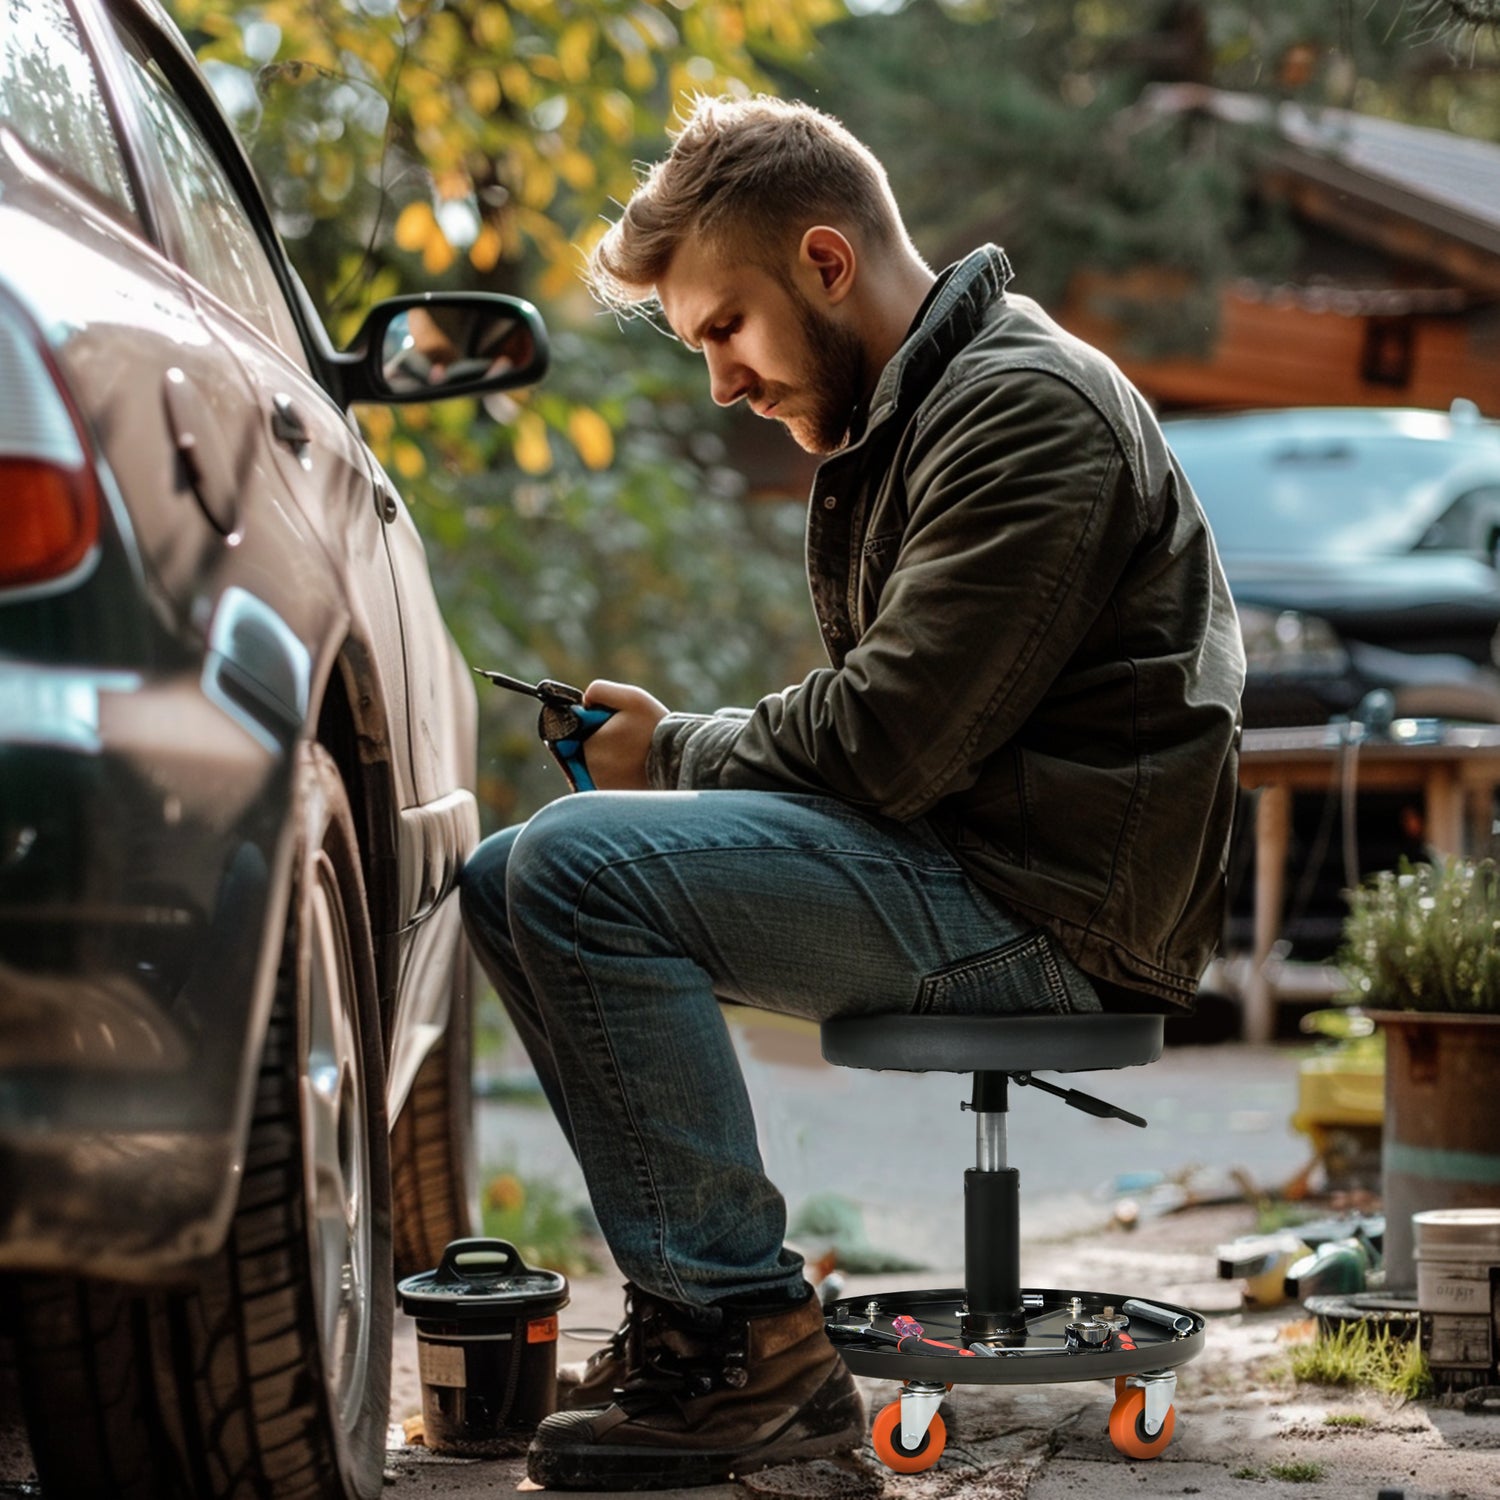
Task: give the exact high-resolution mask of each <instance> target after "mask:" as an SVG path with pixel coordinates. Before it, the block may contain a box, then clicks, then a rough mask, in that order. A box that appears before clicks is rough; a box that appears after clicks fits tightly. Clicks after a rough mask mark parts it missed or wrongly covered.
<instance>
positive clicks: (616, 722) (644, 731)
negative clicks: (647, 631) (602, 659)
mask: <svg viewBox="0 0 1500 1500" xmlns="http://www.w3.org/2000/svg"><path fill="white" fill-rule="evenodd" d="M583 706H584V707H585V708H612V709H614V711H615V715H614V718H612V719H610V720H609V721H608V723H605V724H601V725H600V726H599V728H598V729H596V730H595V731H594V732H593V733H592V734H591V735H590V736H589V737H588V741H587V743H586V744H585V746H584V759H585V760H586V761H587V762H588V768H589V775H590V776H592V777H593V778H594V785H595V786H597V787H599V788H600V789H601V790H603V791H606V792H644V791H647V790H649V784H648V783H647V781H646V756H647V753H648V752H649V751H650V749H651V735H652V732H653V731H654V730H655V728H656V726H657V724H659V723H660V722H661V720H662V719H663V718H665V717H666V714H667V707H666V705H665V704H664V703H658V702H657V700H656V699H655V698H653V697H652V696H651V694H650V693H648V692H647V691H646V690H645V689H644V688H638V687H631V686H630V685H629V684H628V683H624V682H608V681H603V680H600V681H596V682H591V683H589V685H588V686H587V687H586V688H585V689H584V690H583Z"/></svg>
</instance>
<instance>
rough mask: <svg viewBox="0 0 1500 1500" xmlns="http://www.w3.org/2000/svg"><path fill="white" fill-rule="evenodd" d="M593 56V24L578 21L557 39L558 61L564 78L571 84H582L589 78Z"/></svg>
mask: <svg viewBox="0 0 1500 1500" xmlns="http://www.w3.org/2000/svg"><path fill="white" fill-rule="evenodd" d="M593 56H594V26H593V23H592V22H591V21H586V20H578V21H574V22H572V23H571V24H570V25H568V26H565V27H564V28H563V33H562V35H561V36H560V37H558V39H557V60H558V62H559V64H560V65H561V66H562V71H563V77H564V78H566V79H567V80H568V82H569V83H582V82H583V81H584V80H585V79H586V78H587V77H588V76H589V64H590V63H591V62H592V60H593Z"/></svg>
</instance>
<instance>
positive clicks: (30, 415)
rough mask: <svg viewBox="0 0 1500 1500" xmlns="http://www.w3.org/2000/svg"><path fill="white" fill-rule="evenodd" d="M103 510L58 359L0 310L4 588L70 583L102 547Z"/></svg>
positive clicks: (0, 563) (0, 583) (0, 582)
mask: <svg viewBox="0 0 1500 1500" xmlns="http://www.w3.org/2000/svg"><path fill="white" fill-rule="evenodd" d="M101 508H102V506H101V501H100V496H99V482H98V478H97V476H96V475H95V472H94V467H93V464H92V462H91V460H90V456H89V449H88V444H87V442H86V440H85V438H84V435H83V433H82V432H81V431H80V429H79V423H78V418H77V416H76V415H75V413H74V410H73V407H72V404H71V402H70V401H69V400H68V398H67V396H66V395H65V393H64V391H63V388H62V384H61V381H60V379H59V377H58V375H57V373H56V371H55V370H54V368H53V366H52V363H51V361H50V359H49V358H48V357H47V355H46V354H45V353H44V351H43V350H42V349H41V347H40V346H39V345H38V344H37V343H36V342H35V341H34V340H33V339H32V338H31V337H30V336H29V334H28V332H27V331H26V330H25V329H24V328H23V327H21V326H19V325H18V324H17V322H16V321H15V320H14V319H13V318H11V317H9V316H7V315H6V310H5V309H4V308H3V307H0V589H6V588H17V587H21V586H25V585H29V584H38V583H50V582H54V581H56V580H58V579H61V578H65V577H67V575H68V574H69V573H71V572H73V570H74V569H76V568H77V567H78V566H79V565H80V564H81V563H83V562H84V561H85V560H86V559H87V558H88V557H89V555H90V554H91V553H92V552H93V550H94V548H95V546H96V545H97V543H98V540H99V515H100V510H101Z"/></svg>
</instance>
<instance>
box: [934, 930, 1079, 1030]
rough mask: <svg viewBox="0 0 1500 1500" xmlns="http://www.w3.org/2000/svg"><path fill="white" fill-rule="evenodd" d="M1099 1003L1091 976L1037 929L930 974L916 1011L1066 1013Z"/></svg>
mask: <svg viewBox="0 0 1500 1500" xmlns="http://www.w3.org/2000/svg"><path fill="white" fill-rule="evenodd" d="M1099 1008H1100V1007H1099V999H1098V997H1097V996H1096V995H1095V994H1094V992H1093V987H1092V986H1091V985H1090V984H1089V982H1088V980H1087V979H1086V978H1085V977H1084V976H1083V975H1082V974H1081V973H1079V971H1078V970H1077V969H1076V968H1074V966H1073V965H1072V964H1071V963H1070V962H1069V961H1068V960H1067V959H1066V958H1063V957H1061V956H1060V955H1059V954H1058V953H1057V951H1056V950H1055V949H1054V948H1053V946H1052V942H1051V939H1050V938H1049V937H1048V935H1047V934H1046V933H1045V932H1043V931H1041V930H1040V929H1038V930H1037V931H1034V932H1029V933H1027V934H1025V935H1024V936H1022V937H1019V938H1015V939H1013V940H1012V941H1011V942H1009V943H1006V944H1004V945H1003V946H1002V947H999V948H991V949H989V950H988V951H987V952H984V953H978V954H975V955H974V957H972V958H965V959H962V960H960V962H958V963H956V964H949V965H948V967H947V968H945V969H939V970H937V972H936V973H933V974H929V975H927V977H926V978H925V979H923V981H922V984H921V988H920V989H919V990H918V991H917V1003H916V1005H915V1006H914V1007H913V1009H912V1013H913V1014H914V1015H919V1016H985V1015H989V1016H1001V1015H1025V1014H1028V1013H1031V1014H1039V1015H1053V1016H1065V1015H1071V1014H1072V1013H1073V1012H1074V1011H1095V1010H1098V1009H1099Z"/></svg>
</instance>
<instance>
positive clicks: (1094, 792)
mask: <svg viewBox="0 0 1500 1500" xmlns="http://www.w3.org/2000/svg"><path fill="white" fill-rule="evenodd" d="M1009 275H1010V268H1009V266H1008V264H1007V262H1006V260H1005V256H1004V254H1003V253H1002V252H1001V251H1000V250H998V249H996V248H994V247H993V246H987V247H985V248H983V249H980V250H978V251H976V252H974V253H973V254H972V255H970V256H969V257H968V258H967V259H965V260H964V261H962V262H960V263H959V264H958V265H957V266H955V267H954V268H952V269H951V270H950V271H949V272H948V273H946V275H945V278H944V280H943V282H942V284H941V285H940V287H939V289H938V290H937V293H936V295H935V296H934V297H933V298H931V299H929V303H928V306H927V310H926V313H925V315H924V316H923V318H922V321H921V323H920V325H919V326H918V327H917V328H916V329H915V330H914V331H913V333H912V334H911V335H910V336H909V337H908V338H907V340H906V342H905V344H903V346H902V347H901V349H900V350H899V351H898V352H897V354H896V355H895V357H894V358H893V359H892V360H891V362H890V364H889V365H887V367H886V369H885V371H884V372H883V374H882V375H881V378H880V381H879V384H878V385H877V387H876V390H875V393H874V395H873V397H872V398H871V402H870V407H869V415H868V419H867V421H866V423H865V426H864V430H863V432H862V433H861V434H859V435H858V436H857V438H856V439H855V440H854V441H852V442H851V443H850V444H849V445H848V446H846V447H845V448H843V449H842V450H840V451H839V452H838V453H836V454H834V455H833V456H832V457H830V458H829V459H827V460H826V461H825V462H824V463H823V464H822V466H821V467H820V468H819V470H818V473H817V477H816V480H815V481H814V487H813V494H812V501H811V511H810V515H809V521H808V538H807V557H808V575H809V580H810V584H811V588H812V597H813V603H814V606H815V607H816V610H817V614H818V620H819V624H820V625H821V627H822V631H823V639H824V643H825V645H826V647H827V650H828V655H829V658H830V660H831V662H832V665H831V666H829V667H823V668H820V669H818V670H817V671H814V672H813V673H812V674H811V675H810V676H809V677H808V678H807V679H806V681H804V682H802V683H801V684H799V685H798V686H795V687H790V688H788V689H786V691H784V692H782V693H778V694H774V695H773V696H771V697H768V698H765V699H763V700H762V701H761V702H760V703H759V704H758V705H757V706H756V707H755V708H754V709H753V710H749V711H748V712H745V711H725V712H723V713H720V714H715V715H707V716H699V715H688V714H672V715H669V716H668V717H667V718H666V719H664V720H663V721H662V722H661V724H660V725H659V726H658V728H657V731H656V734H655V736H654V738H653V741H652V747H651V754H650V758H649V763H648V774H649V776H650V779H651V783H652V785H653V786H659V787H692V788H708V787H727V788H764V789H772V790H781V791H786V790H791V791H800V792H815V793H822V794H825V795H831V796H834V797H838V798H841V799H843V800H844V801H846V802H849V803H852V804H854V805H855V806H857V807H861V808H864V809H867V810H869V811H872V812H875V813H879V814H883V815H885V816H887V817H890V818H895V819H897V820H898V821H902V822H906V821H909V820H911V819H915V818H923V817H925V818H927V819H928V820H929V821H930V823H931V825H932V826H933V827H934V828H935V829H936V830H937V832H938V833H939V835H940V836H941V837H942V838H943V840H944V842H945V843H946V844H947V845H948V846H949V847H950V848H951V849H952V851H953V853H954V854H955V856H956V857H957V858H958V860H959V861H960V862H961V864H962V865H963V866H964V867H965V869H966V870H967V871H968V872H969V873H970V875H971V876H972V877H973V878H974V879H975V880H976V881H977V882H978V883H980V884H981V885H982V886H984V887H985V888H986V889H987V890H988V891H990V892H991V893H993V895H994V896H995V897H997V898H998V899H999V901H1000V902H1001V903H1003V904H1004V905H1005V906H1006V907H1008V908H1010V909H1011V910H1013V911H1015V912H1017V913H1020V914H1022V915H1023V916H1025V917H1028V918H1030V919H1032V920H1034V921H1036V922H1038V923H1040V924H1041V925H1042V926H1044V927H1045V928H1047V929H1048V930H1049V931H1050V932H1051V933H1053V934H1054V936H1055V937H1056V938H1057V940H1058V941H1059V943H1060V944H1061V946H1062V947H1063V949H1064V950H1065V951H1066V952H1067V953H1068V955H1069V956H1070V957H1071V958H1072V959H1073V960H1074V962H1075V963H1077V964H1078V966H1079V967H1080V968H1081V969H1082V970H1083V971H1084V972H1085V973H1086V974H1089V975H1091V976H1092V977H1094V978H1095V979H1096V980H1099V981H1103V983H1104V985H1105V986H1121V987H1123V988H1124V989H1126V990H1128V991H1134V992H1145V993H1147V994H1150V995H1153V996H1157V997H1161V998H1164V999H1167V1000H1170V1001H1174V1002H1177V1003H1178V1004H1183V1005H1187V1004H1190V1003H1191V1001H1192V998H1193V995H1194V993H1195V990H1196V987H1197V982H1198V979H1199V977H1200V975H1201V973H1202V971H1203V969H1204V967H1205V965H1206V964H1207V962H1208V960H1209V958H1210V957H1211V956H1212V953H1213V950H1214V947H1215V945H1216V943H1217V942H1218V939H1219V936H1220V930H1221V925H1222V918H1223V899H1224V869H1225V860H1226V854H1227V846H1228V842H1229V832H1230V822H1231V818H1232V813H1233V807H1234V800H1235V786H1236V770H1237V767H1236V759H1237V745H1238V726H1239V700H1240V688H1241V685H1242V683H1243V681H1244V656H1243V652H1242V649H1241V645H1240V635H1239V628H1238V625H1237V622H1236V619H1235V613H1234V606H1233V604H1232V603H1231V602H1230V597H1229V591H1228V588H1227V586H1226V584H1225V582H1224V576H1223V573H1222V571H1221V569H1220V566H1219V560H1218V555H1217V553H1216V551H1215V549H1214V544H1213V539H1212V537H1211V535H1210V534H1209V530H1208V526H1207V523H1206V522H1205V520H1204V517H1203V513H1202V511H1201V510H1200V508H1199V506H1198V502H1197V499H1196V498H1195V496H1194V495H1193V492H1192V490H1191V489H1190V488H1189V486H1188V483H1187V480H1186V479H1185V478H1184V476H1183V474H1182V471H1181V470H1180V469H1179V468H1178V466H1177V463H1176V461H1175V460H1174V458H1173V457H1172V455H1171V453H1170V452H1169V451H1168V449H1167V445H1166V442H1165V441H1164V439H1163V437H1162V433H1161V429H1160V427H1159V426H1158V425H1157V422H1156V420H1155V418H1154V417H1153V416H1152V414H1151V412H1150V410H1149V408H1148V407H1147V405H1146V403H1145V401H1144V400H1143V398H1142V397H1141V395H1140V394H1139V392H1137V391H1136V390H1135V388H1134V387H1133V386H1131V385H1130V384H1129V382H1128V381H1126V379H1125V378H1124V376H1122V375H1121V374H1120V372H1119V370H1117V369H1116V368H1115V366H1114V365H1113V364H1112V363H1111V362H1110V361H1109V360H1108V359H1106V358H1105V357H1104V356H1103V355H1102V354H1100V353H1099V352H1098V351H1097V350H1095V349H1092V348H1090V347H1089V346H1088V345H1086V344H1083V343H1081V342H1080V341H1079V340H1077V339H1075V338H1073V337H1072V336H1071V335H1069V334H1067V333H1065V332H1064V331H1063V330H1062V329H1060V328H1059V327H1058V326H1057V325H1056V324H1055V323H1053V322H1052V321H1051V320H1050V319H1049V318H1048V317H1047V316H1046V314H1045V313H1043V312H1042V311H1041V309H1040V308H1039V307H1038V306H1037V305H1036V304H1035V303H1034V302H1032V301H1031V300H1030V299H1028V298H1024V297H1008V296H1007V295H1006V294H1005V283H1006V281H1007V280H1008V279H1009Z"/></svg>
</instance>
